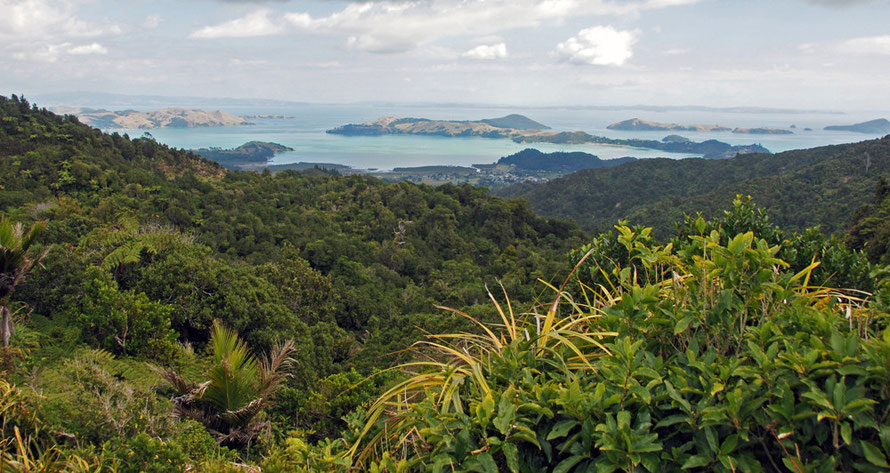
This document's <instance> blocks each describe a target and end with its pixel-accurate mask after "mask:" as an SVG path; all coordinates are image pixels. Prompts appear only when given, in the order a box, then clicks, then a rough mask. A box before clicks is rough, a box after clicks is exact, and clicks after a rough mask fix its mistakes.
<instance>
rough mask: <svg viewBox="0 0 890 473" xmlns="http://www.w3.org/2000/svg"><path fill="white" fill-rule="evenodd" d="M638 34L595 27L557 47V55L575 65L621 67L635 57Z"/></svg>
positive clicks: (579, 33)
mask: <svg viewBox="0 0 890 473" xmlns="http://www.w3.org/2000/svg"><path fill="white" fill-rule="evenodd" d="M636 42H637V33H636V32H633V31H618V30H616V29H615V28H613V27H611V26H594V27H591V28H585V29H583V30H581V31H579V32H578V35H577V36H574V37H572V38H569V39H568V40H567V41H565V42H564V43H559V44H558V45H557V46H556V51H557V53H558V54H559V55H560V56H562V57H563V58H565V59H566V60H568V61H569V62H572V63H575V64H591V65H596V66H620V65H622V64H624V63H625V62H627V60H628V59H630V58H631V56H633V45H634V44H635V43H636Z"/></svg>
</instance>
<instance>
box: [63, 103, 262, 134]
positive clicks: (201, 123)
mask: <svg viewBox="0 0 890 473" xmlns="http://www.w3.org/2000/svg"><path fill="white" fill-rule="evenodd" d="M55 111H56V112H57V113H67V114H70V115H76V116H77V118H78V120H80V121H81V122H82V123H85V124H87V125H90V126H94V127H96V128H128V129H153V128H195V127H209V126H235V125H247V124H249V122H248V121H247V120H245V119H243V118H241V117H236V116H235V115H232V114H230V113H227V112H224V111H222V110H213V111H205V110H196V109H185V108H179V107H170V108H164V109H161V110H155V111H152V112H139V111H136V110H121V111H117V112H112V111H108V110H94V109H83V108H72V107H56V109H55Z"/></svg>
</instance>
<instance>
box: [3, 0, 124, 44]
mask: <svg viewBox="0 0 890 473" xmlns="http://www.w3.org/2000/svg"><path fill="white" fill-rule="evenodd" d="M120 32H121V28H120V27H119V26H117V25H113V24H103V25H100V24H94V23H90V22H87V21H84V20H81V19H79V18H78V17H77V8H76V4H75V3H74V2H72V1H70V0H57V1H50V0H0V38H7V39H9V40H22V39H27V38H40V39H42V40H53V39H59V38H84V37H91V36H100V35H103V34H119V33H120Z"/></svg>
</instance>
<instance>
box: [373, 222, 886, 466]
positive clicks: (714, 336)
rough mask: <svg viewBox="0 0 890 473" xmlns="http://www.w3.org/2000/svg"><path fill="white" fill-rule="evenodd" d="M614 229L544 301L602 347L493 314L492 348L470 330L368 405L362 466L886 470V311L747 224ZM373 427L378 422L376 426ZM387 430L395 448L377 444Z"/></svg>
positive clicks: (569, 328)
mask: <svg viewBox="0 0 890 473" xmlns="http://www.w3.org/2000/svg"><path fill="white" fill-rule="evenodd" d="M732 221H733V218H729V217H728V218H727V219H726V221H725V222H723V223H726V224H727V225H729V224H730V223H731V222H732ZM702 225H704V222H702ZM767 233H769V232H768V231H767ZM618 235H619V236H618V244H619V245H620V246H621V247H623V249H624V251H625V253H626V255H625V256H624V258H623V261H624V262H618V261H617V260H618V258H614V259H615V260H616V264H615V267H614V268H613V270H611V271H605V274H604V275H603V276H604V281H603V285H602V286H601V288H600V289H599V290H591V289H589V288H585V287H584V286H580V285H576V286H574V287H575V289H573V292H574V293H575V294H574V297H572V298H570V297H569V296H567V295H566V296H564V298H565V303H564V304H562V305H563V306H564V308H560V309H559V310H560V312H562V313H563V314H565V313H569V314H572V313H573V312H574V313H576V314H577V315H571V316H569V317H570V318H569V319H567V320H564V321H562V322H560V326H562V327H565V328H564V331H563V332H562V333H563V334H564V336H565V337H569V336H572V337H573V338H571V339H570V340H581V339H582V338H581V337H580V336H578V335H575V333H576V332H577V331H582V333H585V334H587V336H588V337H590V338H591V339H601V340H603V341H604V347H600V346H597V345H594V344H587V345H583V346H581V345H579V346H578V349H577V350H575V349H573V348H571V347H570V346H568V345H567V344H566V343H562V344H558V343H557V344H555V345H554V344H553V343H552V342H551V343H550V344H547V345H546V350H545V349H544V348H543V347H544V346H545V345H544V344H545V342H544V339H545V335H544V334H540V335H538V336H537V337H535V336H534V333H535V330H538V332H540V331H541V329H540V328H536V327H539V326H537V325H536V324H537V323H540V320H542V319H541V318H539V319H538V322H534V321H532V322H531V323H530V325H527V328H526V330H528V332H530V333H532V334H533V335H532V337H531V338H530V339H527V338H526V337H519V338H518V339H512V341H511V338H510V334H509V332H508V331H507V330H504V329H502V328H498V327H492V330H496V331H499V332H500V333H501V334H502V335H501V336H502V337H503V338H501V340H505V341H504V342H503V343H504V347H503V348H501V349H494V347H488V345H487V344H483V343H482V341H480V340H478V339H475V340H469V339H468V340H467V341H466V344H467V345H468V348H467V349H466V350H465V353H466V355H460V356H458V353H460V352H459V351H458V352H455V353H452V355H451V356H452V357H453V358H454V361H451V362H449V363H448V365H447V366H448V367H450V368H448V369H444V370H443V369H439V367H438V366H436V368H437V369H436V370H435V371H430V372H422V374H421V375H418V376H417V377H416V378H413V379H417V380H419V381H423V383H420V384H421V385H423V386H424V388H423V389H420V390H419V391H412V390H411V389H412V387H413V385H409V386H406V387H405V388H404V389H405V395H404V399H403V398H399V399H403V400H402V401H401V403H403V404H399V403H393V404H391V405H392V406H393V409H397V410H396V411H395V412H394V413H392V414H390V415H391V417H389V418H386V421H385V422H384V421H378V422H374V420H373V418H372V419H371V420H370V421H371V424H370V425H371V427H370V431H369V433H368V434H367V435H366V438H369V439H370V438H373V439H378V438H382V439H383V440H382V441H370V442H371V443H369V444H368V445H367V447H365V443H362V445H361V448H359V449H358V450H357V451H358V452H360V453H361V452H367V453H364V455H367V456H371V457H374V456H375V455H374V454H373V453H372V452H376V460H375V461H374V462H372V464H373V465H375V466H371V468H374V467H378V466H379V467H381V468H382V467H386V468H389V469H390V470H394V469H396V468H397V465H398V464H399V462H400V461H402V462H404V464H405V465H406V466H407V467H408V468H409V469H418V470H420V469H425V468H431V469H432V470H433V471H435V470H436V469H437V468H441V469H443V470H445V469H447V470H448V471H451V470H454V471H514V472H520V471H559V472H583V471H609V472H611V471H627V472H631V471H636V472H642V471H651V472H655V471H658V472H661V471H668V472H674V471H676V472H679V471H686V470H691V471H718V472H720V471H724V472H734V471H746V472H747V471H751V472H758V471H792V472H794V471H813V472H834V471H863V472H872V471H874V472H877V471H885V470H886V468H888V467H887V459H888V458H890V429H888V428H887V427H886V425H887V421H888V418H887V413H888V412H890V389H888V379H890V378H888V377H887V375H888V366H890V365H888V360H890V319H888V316H887V314H886V313H882V312H878V311H875V310H874V309H871V308H869V307H868V306H866V305H863V302H862V300H860V299H858V298H856V296H855V295H850V294H845V293H842V292H836V291H830V290H825V289H820V288H815V287H810V286H805V285H804V284H805V281H807V279H808V278H809V273H810V269H812V268H808V269H806V270H804V271H800V272H795V271H790V270H788V265H787V263H785V262H783V261H782V260H780V259H778V258H777V257H776V255H777V254H778V253H779V251H780V248H779V246H775V245H770V244H769V243H768V242H767V240H764V239H761V238H759V237H757V236H756V235H755V234H754V233H752V232H747V233H739V234H736V235H733V236H729V235H723V234H721V233H719V231H717V230H715V231H713V232H711V233H710V234H708V235H705V236H698V235H692V236H689V237H685V238H680V239H678V240H676V241H675V243H676V246H674V245H670V246H667V247H659V246H655V245H653V244H651V237H650V236H648V231H645V232H641V233H639V234H638V233H637V232H636V231H634V230H632V229H630V228H627V227H620V228H619V229H618ZM595 251H596V248H595ZM595 256H596V255H593V257H595ZM838 296H840V297H841V300H840V301H839V300H838ZM570 300H572V301H574V303H573V305H569V301H570ZM582 301H583V302H582ZM578 311H580V313H578ZM585 314H586V316H585ZM548 316H549V312H548ZM541 317H543V315H542V316H541ZM847 317H849V319H848V318H847ZM609 332H612V333H611V334H609ZM544 333H546V332H544ZM449 338H450V336H449V337H443V338H437V339H434V340H440V341H441V343H445V341H446V340H448V339H449ZM550 338H553V336H550ZM486 347H488V348H486ZM476 353H478V354H479V355H476ZM439 355H440V356H444V355H447V352H445V353H439ZM582 356H583V357H586V359H588V360H589V362H590V366H589V367H588V365H587V364H585V363H581V362H578V360H579V359H580V358H581V357H582ZM462 357H466V358H467V359H463V360H462ZM470 357H472V361H468V359H469V358H470ZM461 360H462V361H461ZM573 362H574V363H573ZM465 367H466V368H465ZM469 367H474V368H473V369H470V368H469ZM470 373H478V375H471V374H470ZM437 376H438V377H439V378H437ZM476 376H479V377H481V378H482V379H484V382H483V381H480V380H479V379H478V378H477V377H476ZM454 377H458V379H460V378H463V377H466V378H465V379H464V381H462V382H454V381H451V380H452V379H454ZM437 379H444V381H436V380H437ZM451 386H455V387H454V388H452V387H451ZM397 405H403V406H404V407H402V408H400V409H398V408H396V407H395V406H397ZM384 425H385V426H386V429H387V430H388V431H391V432H392V433H389V432H387V431H381V430H377V429H383V427H384ZM380 432H384V433H383V435H384V437H377V435H378V433H380ZM390 435H396V436H398V437H399V438H402V439H403V442H405V447H402V448H401V449H397V448H387V447H386V445H387V443H388V440H387V439H389V438H390ZM377 442H379V443H377ZM375 449H376V450H375ZM367 456H366V457H365V458H364V459H365V460H366V459H367ZM358 459H359V460H360V461H363V460H362V456H359V457H358Z"/></svg>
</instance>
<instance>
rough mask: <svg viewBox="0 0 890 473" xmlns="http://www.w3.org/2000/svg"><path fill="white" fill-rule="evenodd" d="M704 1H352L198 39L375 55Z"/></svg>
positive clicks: (252, 18)
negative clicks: (326, 38) (299, 38)
mask: <svg viewBox="0 0 890 473" xmlns="http://www.w3.org/2000/svg"><path fill="white" fill-rule="evenodd" d="M698 1H699V0H622V1H615V0H414V1H365V2H350V3H349V4H348V5H346V6H345V7H344V8H343V9H341V10H338V11H335V12H333V13H331V14H330V15H327V16H320V17H313V16H311V15H310V14H308V13H306V12H290V13H285V14H283V15H280V16H278V17H275V18H273V17H272V15H271V13H270V12H269V11H268V10H264V9H263V10H257V11H254V12H252V13H250V14H248V15H246V16H244V17H242V18H238V19H235V20H231V21H228V22H225V23H222V24H219V25H215V26H206V27H204V28H202V29H200V30H198V31H196V32H194V33H193V34H192V37H195V38H222V37H245V36H262V35H272V34H279V33H282V32H303V33H311V34H324V35H333V36H343V37H344V38H345V40H346V44H347V46H348V47H350V48H352V49H356V50H360V51H367V52H374V53H393V52H404V51H408V50H411V49H414V48H417V47H418V46H422V45H427V44H430V43H433V42H435V41H437V40H439V39H442V38H447V37H454V36H485V35H491V34H494V33H497V32H500V31H506V30H511V29H517V28H526V27H534V26H538V25H540V24H542V23H544V22H558V21H561V20H565V19H568V18H573V17H577V16H579V15H617V16H634V15H638V14H639V13H640V12H642V11H645V10H652V9H660V8H667V7H672V6H677V5H686V4H692V3H697V2H698Z"/></svg>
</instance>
